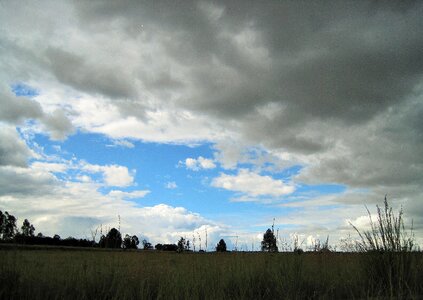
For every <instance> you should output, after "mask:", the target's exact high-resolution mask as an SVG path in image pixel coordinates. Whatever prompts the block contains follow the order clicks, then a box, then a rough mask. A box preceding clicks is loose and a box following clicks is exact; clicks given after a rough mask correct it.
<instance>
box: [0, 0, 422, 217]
mask: <svg viewBox="0 0 423 300" xmlns="http://www.w3.org/2000/svg"><path fill="white" fill-rule="evenodd" d="M58 11H60V12H61V13H60V14H58V13H57V12H58ZM322 12H324V13H322ZM422 13H423V4H422V3H420V2H401V3H396V2H395V3H391V2H378V3H374V2H372V1H361V2H359V3H358V2H339V3H336V4H333V3H329V2H324V1H321V2H316V3H313V5H308V4H307V5H305V4H304V3H301V2H294V1H291V2H289V1H286V2H266V3H262V2H260V3H259V2H257V3H250V4H249V5H244V4H243V3H241V2H238V1H233V2H221V3H215V2H209V1H203V2H199V3H196V4H193V3H190V2H185V3H177V4H175V3H173V4H172V3H171V4H169V3H165V2H161V1H154V2H148V3H138V2H136V1H129V0H128V1H124V2H122V3H107V2H93V1H90V2H78V1H76V2H61V3H59V2H57V3H49V5H42V4H41V5H40V4H39V3H37V4H35V3H27V5H25V6H22V5H19V4H16V3H14V2H12V1H10V2H7V3H4V5H3V6H2V10H1V11H0V26H1V28H5V30H3V31H2V32H1V33H0V40H1V44H2V47H1V49H0V54H1V55H0V64H1V66H2V72H1V74H0V81H1V82H3V83H4V86H2V87H1V89H0V92H1V96H0V106H1V107H2V110H1V111H0V119H1V120H2V121H3V122H6V123H8V124H11V125H14V126H15V125H19V126H24V123H25V121H26V120H38V122H40V123H42V126H41V128H40V129H39V132H50V134H51V136H52V138H56V139H61V138H63V137H64V136H65V135H66V134H69V132H71V131H70V127H69V123H66V121H65V120H64V118H62V117H63V115H62V116H57V117H56V118H54V120H55V121H53V120H50V119H49V117H48V116H51V114H53V115H55V114H54V113H53V112H54V111H55V109H61V110H62V112H63V114H64V115H65V116H66V117H67V118H68V121H69V122H71V123H72V124H73V125H74V126H76V127H77V128H78V129H80V130H82V131H83V132H95V133H102V134H105V135H107V136H109V137H112V138H114V139H136V140H141V141H147V142H159V143H183V144H195V143H201V142H204V141H207V142H211V143H212V144H215V145H216V148H215V149H216V152H217V153H216V156H215V160H213V164H217V163H219V164H220V165H221V166H222V167H224V168H226V169H232V168H237V167H238V166H239V164H240V163H241V164H242V163H245V162H247V163H252V164H255V165H257V166H259V167H257V170H255V171H257V172H259V171H261V168H262V169H265V166H266V161H267V162H269V161H270V162H272V163H273V164H275V165H277V166H278V167H279V166H280V167H281V168H283V166H290V165H294V164H298V165H301V166H303V168H302V169H301V171H300V173H299V174H298V175H297V176H296V177H295V178H294V179H293V180H294V181H295V182H296V183H299V184H320V183H337V184H342V185H346V186H348V187H349V188H357V189H360V188H362V189H368V190H372V191H373V192H372V195H373V193H376V192H378V193H381V194H382V195H384V194H385V193H386V192H389V193H394V194H396V195H398V197H397V198H396V200H395V201H398V202H401V201H406V202H408V204H409V206H410V207H413V208H414V209H411V210H410V211H416V210H417V209H418V208H419V206H418V204H419V203H420V199H421V196H422V192H421V188H419V187H420V186H421V185H422V176H421V174H422V171H423V161H422V155H420V153H421V152H422V151H421V149H423V138H422V132H423V123H422V118H421V115H422V112H423V104H422V103H423V101H422V99H423V90H422V74H423V59H422V55H421V49H422V46H423V35H422V34H421V28H422V26H423V23H422V22H423V21H422V18H421V15H422ZM28 15H31V18H30V19H29V18H28V17H27V16H28ZM46 16H48V17H46ZM34 24H36V26H34ZM140 25H143V26H142V29H141V26H140ZM51 28H54V29H55V30H54V31H52V30H51ZM63 36H67V39H65V40H64V39H63ZM16 82H25V83H28V85H29V86H33V87H35V88H36V90H37V91H38V92H39V95H38V96H36V97H34V99H31V100H29V99H26V98H25V97H15V96H14V95H13V93H11V92H10V86H11V85H13V84H15V83H16ZM57 91H61V92H60V93H58V92H57ZM59 96H60V97H59ZM63 103H66V105H64V104H63ZM63 106H66V107H63ZM26 126H29V125H26ZM56 127H57V131H58V132H55V131H54V128H56ZM251 147H260V148H263V149H265V152H266V153H267V154H269V155H264V154H263V155H260V157H262V158H263V160H256V159H252V157H253V156H251V155H250V154H245V153H246V152H247V153H248V152H249V151H248V149H251ZM246 149H247V151H246ZM9 152H10V151H9ZM9 152H8V153H9ZM8 155H9V154H8ZM2 159H3V158H2ZM192 159H193V160H195V162H192V164H191V165H192V166H194V168H200V166H199V165H198V162H197V159H196V158H192ZM278 159H279V160H278ZM7 161H12V164H16V165H21V166H23V165H24V162H23V160H22V158H18V159H11V158H10V159H9V158H8V159H7ZM185 164H186V161H185ZM188 164H190V162H189V163H188ZM122 173H124V172H122ZM128 173H129V171H128ZM226 176H230V175H226ZM124 177H125V176H124ZM129 177H130V175H129V176H127V177H126V179H127V180H126V182H127V183H128V182H129V181H130V180H129V179H128V178H129ZM122 181H123V182H125V180H122ZM396 191H399V192H396ZM379 196H380V195H379ZM342 199H344V200H345V203H350V202H348V201H350V200H351V201H352V198H349V197H348V199H349V200H348V201H347V197H345V198H344V197H343V198H342ZM354 199H355V200H356V201H359V200H358V198H354ZM360 199H361V198H360ZM360 201H365V200H364V199H361V200H360ZM368 201H370V202H372V201H374V198H373V196H372V197H371V198H370V199H369V200H368ZM420 219H421V218H420ZM416 222H417V221H416Z"/></svg>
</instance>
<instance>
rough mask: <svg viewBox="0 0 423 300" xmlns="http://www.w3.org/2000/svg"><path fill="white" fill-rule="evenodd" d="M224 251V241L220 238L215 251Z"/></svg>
mask: <svg viewBox="0 0 423 300" xmlns="http://www.w3.org/2000/svg"><path fill="white" fill-rule="evenodd" d="M225 251H226V243H225V240H224V239H221V240H220V241H219V243H217V245H216V252H225Z"/></svg>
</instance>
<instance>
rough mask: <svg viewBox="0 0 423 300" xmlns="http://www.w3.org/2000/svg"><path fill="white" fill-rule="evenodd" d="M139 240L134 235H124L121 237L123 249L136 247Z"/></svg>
mask: <svg viewBox="0 0 423 300" xmlns="http://www.w3.org/2000/svg"><path fill="white" fill-rule="evenodd" d="M139 243H140V241H139V240H138V237H137V236H136V235H133V236H130V235H129V234H127V235H125V238H124V239H123V248H125V249H137V248H138V244H139Z"/></svg>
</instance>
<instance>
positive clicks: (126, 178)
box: [82, 164, 135, 187]
mask: <svg viewBox="0 0 423 300" xmlns="http://www.w3.org/2000/svg"><path fill="white" fill-rule="evenodd" d="M82 169H83V170H85V171H88V172H93V173H96V172H101V173H103V177H104V182H105V183H106V184H107V185H109V186H121V187H125V186H129V185H131V184H132V183H133V182H134V173H135V170H132V171H131V173H130V172H129V171H128V168H127V167H124V166H119V165H106V166H100V165H91V164H84V165H83V166H82Z"/></svg>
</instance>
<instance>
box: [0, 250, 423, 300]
mask: <svg viewBox="0 0 423 300" xmlns="http://www.w3.org/2000/svg"><path fill="white" fill-rule="evenodd" d="M0 257H1V264H0V298H1V299H137V298H138V299H346V298H350V299H366V298H373V299H374V298H380V299H386V298H387V297H388V298H389V297H392V298H411V299H413V298H415V299H419V298H420V297H421V295H423V256H422V254H421V253H408V254H407V257H406V259H405V261H406V262H404V261H403V259H402V258H401V259H398V257H397V256H396V257H394V260H393V262H392V261H391V260H390V259H389V258H387V257H384V256H381V255H380V254H378V255H376V256H375V257H372V255H370V254H358V253H351V254H345V253H344V254H343V253H324V254H323V253H316V254H313V253H309V254H307V253H304V254H301V255H298V254H293V253H240V252H237V253H182V254H178V253H166V252H154V251H151V252H149V251H107V250H95V249H92V250H83V249H73V250H71V249H66V248H54V247H51V248H45V247H44V248H43V247H30V248H22V247H20V248H17V247H10V246H9V247H4V246H3V247H2V248H0ZM398 261H399V262H400V267H398V268H397V267H395V266H396V264H395V262H398ZM386 263H387V264H386ZM377 265H379V267H380V268H381V269H380V270H379V269H378V268H375V266H377ZM392 266H394V271H398V272H397V273H398V274H396V273H392V272H391V275H389V276H388V277H389V278H388V277H387V276H385V275H384V274H383V273H384V272H385V271H386V270H387V269H389V268H390V267H392ZM401 267H402V268H403V270H402V271H401ZM404 268H406V269H404ZM401 272H403V273H404V274H402V273H401Z"/></svg>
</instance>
